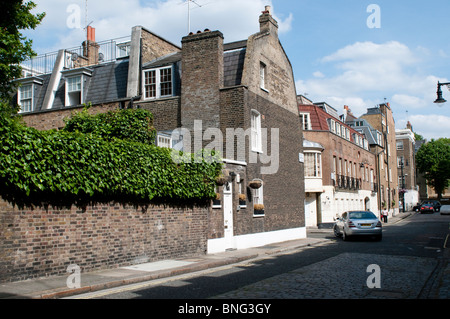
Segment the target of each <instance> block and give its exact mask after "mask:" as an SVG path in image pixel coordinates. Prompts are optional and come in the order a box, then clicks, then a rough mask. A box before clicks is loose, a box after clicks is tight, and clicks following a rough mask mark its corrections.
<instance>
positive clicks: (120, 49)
mask: <svg viewBox="0 0 450 319" xmlns="http://www.w3.org/2000/svg"><path fill="white" fill-rule="evenodd" d="M116 47H117V58H126V57H128V56H130V50H131V41H128V42H122V43H118V44H117V45H116Z"/></svg>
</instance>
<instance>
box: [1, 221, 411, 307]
mask: <svg viewBox="0 0 450 319" xmlns="http://www.w3.org/2000/svg"><path fill="white" fill-rule="evenodd" d="M408 216H410V213H401V214H398V215H397V216H396V217H391V218H390V219H389V223H388V224H387V225H389V224H394V223H396V222H398V221H399V220H401V219H403V218H406V217H408ZM326 231H330V229H328V230H326ZM326 241H329V239H319V238H305V239H299V240H294V241H288V242H282V243H276V244H271V245H267V246H263V247H258V248H251V249H243V250H234V251H227V252H224V253H219V254H211V255H202V256H197V257H190V258H180V259H174V260H164V261H158V262H152V263H145V264H140V265H134V266H130V267H121V268H116V269H108V270H101V271H95V272H89V273H83V272H81V277H80V278H81V284H80V286H81V287H80V288H68V287H67V279H68V277H69V276H70V275H71V274H69V273H68V274H67V275H63V276H54V277H49V278H40V279H30V280H25V281H20V282H12V283H3V284H0V299H17V298H20V299H24V298H33V299H55V298H62V297H68V296H73V295H77V294H81V293H88V292H93V291H99V290H102V289H107V288H115V287H120V286H123V285H128V284H135V283H139V282H144V281H149V280H155V279H161V278H166V277H171V276H176V275H181V274H185V273H190V272H195V271H201V270H206V269H210V268H215V267H220V266H224V265H229V264H234V263H238V262H242V261H245V260H250V259H254V258H258V257H262V256H267V255H273V254H277V253H282V252H287V251H290V250H295V249H298V248H301V247H305V246H313V245H317V244H319V243H323V242H326Z"/></svg>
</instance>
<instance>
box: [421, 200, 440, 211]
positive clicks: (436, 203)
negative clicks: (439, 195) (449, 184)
mask: <svg viewBox="0 0 450 319" xmlns="http://www.w3.org/2000/svg"><path fill="white" fill-rule="evenodd" d="M423 204H426V205H431V206H433V210H434V211H435V212H439V211H440V210H441V206H442V205H441V203H440V202H439V201H437V200H427V201H424V202H423V203H422V205H423Z"/></svg>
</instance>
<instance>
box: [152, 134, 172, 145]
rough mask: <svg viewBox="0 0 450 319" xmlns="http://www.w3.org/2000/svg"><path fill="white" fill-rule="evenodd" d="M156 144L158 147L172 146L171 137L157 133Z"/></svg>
mask: <svg viewBox="0 0 450 319" xmlns="http://www.w3.org/2000/svg"><path fill="white" fill-rule="evenodd" d="M156 145H157V146H159V147H165V148H172V138H171V137H170V136H167V135H163V134H158V135H157V142H156Z"/></svg>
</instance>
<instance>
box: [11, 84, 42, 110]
mask: <svg viewBox="0 0 450 319" xmlns="http://www.w3.org/2000/svg"><path fill="white" fill-rule="evenodd" d="M18 82H19V83H20V86H19V88H18V90H17V105H19V106H20V110H19V113H27V112H33V111H34V107H35V96H34V91H35V89H36V84H39V85H42V83H43V80H42V79H41V78H39V77H30V78H27V79H21V80H19V81H18ZM25 87H30V90H31V91H30V95H31V96H27V97H24V96H23V90H24V88H25ZM25 100H26V101H29V107H27V108H26V109H25V108H23V105H22V104H23V102H22V101H25Z"/></svg>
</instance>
